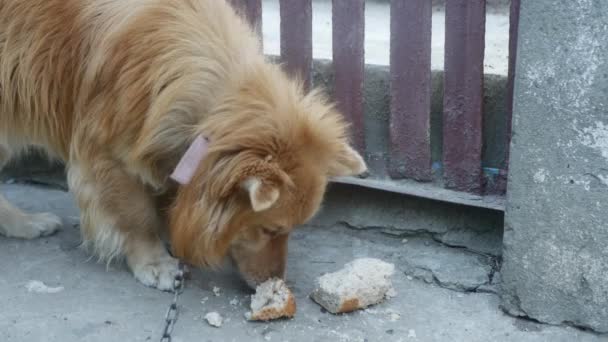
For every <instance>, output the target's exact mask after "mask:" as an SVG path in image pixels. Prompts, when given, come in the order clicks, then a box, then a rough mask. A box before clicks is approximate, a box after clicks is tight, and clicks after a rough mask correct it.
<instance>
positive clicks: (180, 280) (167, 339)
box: [160, 262, 185, 342]
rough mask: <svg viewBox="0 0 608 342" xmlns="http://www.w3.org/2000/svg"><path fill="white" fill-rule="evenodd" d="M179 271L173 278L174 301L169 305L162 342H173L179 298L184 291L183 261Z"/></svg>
mask: <svg viewBox="0 0 608 342" xmlns="http://www.w3.org/2000/svg"><path fill="white" fill-rule="evenodd" d="M179 271H180V272H179V273H178V274H177V275H176V276H175V278H174V279H173V301H172V302H171V305H169V309H167V314H166V315H165V328H164V329H163V334H162V336H161V338H160V342H171V333H173V328H174V327H175V323H176V322H177V316H178V310H177V309H178V308H177V300H178V299H179V295H181V294H182V292H184V282H185V281H184V279H185V278H184V265H183V264H182V263H181V262H180V263H179Z"/></svg>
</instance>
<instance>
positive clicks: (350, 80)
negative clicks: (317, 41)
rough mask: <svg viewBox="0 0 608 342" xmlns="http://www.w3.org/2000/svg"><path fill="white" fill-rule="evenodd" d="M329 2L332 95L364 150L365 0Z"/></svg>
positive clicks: (359, 149) (359, 145)
mask: <svg viewBox="0 0 608 342" xmlns="http://www.w3.org/2000/svg"><path fill="white" fill-rule="evenodd" d="M332 6H333V8H332V23H333V29H332V30H333V31H332V32H333V33H332V35H333V37H332V39H333V67H334V95H335V99H336V101H337V103H338V109H340V111H341V112H342V113H343V114H344V115H345V116H346V118H347V119H348V120H349V121H350V122H351V124H352V128H351V133H352V137H353V144H354V146H355V148H357V150H358V151H359V152H362V153H364V152H365V131H364V111H363V79H364V72H365V47H364V45H365V44H364V40H365V0H333V1H332Z"/></svg>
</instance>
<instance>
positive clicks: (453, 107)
mask: <svg viewBox="0 0 608 342" xmlns="http://www.w3.org/2000/svg"><path fill="white" fill-rule="evenodd" d="M485 5H486V4H485V0H448V1H447V2H446V13H445V23H446V29H445V33H446V34H445V84H444V86H445V88H444V113H443V165H444V171H443V172H444V180H445V185H446V187H448V188H450V189H455V190H460V191H467V192H472V193H479V192H480V191H481V184H482V181H481V149H482V136H481V134H482V116H483V57H484V47H485V44H484V37H485V8H486V6H485Z"/></svg>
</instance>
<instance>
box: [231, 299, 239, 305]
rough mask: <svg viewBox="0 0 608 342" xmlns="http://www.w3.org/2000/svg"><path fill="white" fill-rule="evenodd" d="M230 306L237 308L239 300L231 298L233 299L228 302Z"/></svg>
mask: <svg viewBox="0 0 608 342" xmlns="http://www.w3.org/2000/svg"><path fill="white" fill-rule="evenodd" d="M230 305H232V306H237V305H239V300H238V299H237V298H233V299H232V300H231V301H230Z"/></svg>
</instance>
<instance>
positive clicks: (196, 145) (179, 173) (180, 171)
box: [170, 135, 209, 185]
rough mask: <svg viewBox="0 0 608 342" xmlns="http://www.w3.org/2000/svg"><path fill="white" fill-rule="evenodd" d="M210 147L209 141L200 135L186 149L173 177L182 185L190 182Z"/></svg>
mask: <svg viewBox="0 0 608 342" xmlns="http://www.w3.org/2000/svg"><path fill="white" fill-rule="evenodd" d="M208 149H209V141H208V140H207V138H205V137H203V136H202V135H198V136H197V137H196V139H194V141H193V142H192V144H191V145H190V147H188V149H187V150H186V153H184V155H183V156H182V158H181V159H180V160H179V163H177V166H176V167H175V170H174V171H173V173H172V174H171V176H170V177H171V179H173V180H174V181H176V182H178V183H179V184H181V185H186V184H188V183H190V181H191V180H192V177H194V173H195V172H196V169H197V168H198V166H199V165H200V163H201V161H202V160H203V158H205V156H206V155H207V150H208Z"/></svg>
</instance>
